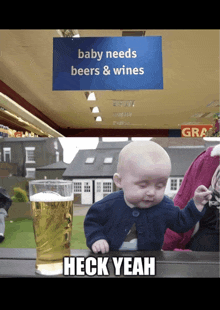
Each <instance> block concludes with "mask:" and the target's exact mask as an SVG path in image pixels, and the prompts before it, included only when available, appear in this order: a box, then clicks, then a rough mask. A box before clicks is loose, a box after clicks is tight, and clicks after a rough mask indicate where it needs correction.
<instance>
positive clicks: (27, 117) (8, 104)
mask: <svg viewBox="0 0 220 310" xmlns="http://www.w3.org/2000/svg"><path fill="white" fill-rule="evenodd" d="M0 104H1V106H2V107H3V108H5V109H7V112H10V113H11V114H12V113H14V114H15V115H16V116H15V117H16V118H17V119H19V121H21V120H22V122H28V123H29V125H30V126H32V127H33V126H35V127H36V128H40V129H42V130H43V131H44V132H45V133H46V134H47V135H48V136H49V135H50V136H53V137H63V135H62V134H60V133H59V132H58V131H56V130H55V129H53V128H52V127H50V126H49V125H48V124H46V123H45V122H43V121H42V120H41V119H39V118H38V117H36V116H35V115H33V114H32V113H30V112H29V111H28V110H26V109H25V108H23V107H22V106H20V105H19V104H18V103H17V102H15V101H14V100H12V99H11V98H9V97H8V96H6V95H5V94H3V93H1V92H0ZM5 112H6V111H5Z"/></svg>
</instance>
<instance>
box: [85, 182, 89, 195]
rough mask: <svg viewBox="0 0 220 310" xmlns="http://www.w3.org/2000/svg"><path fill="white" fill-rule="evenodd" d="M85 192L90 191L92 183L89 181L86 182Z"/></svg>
mask: <svg viewBox="0 0 220 310" xmlns="http://www.w3.org/2000/svg"><path fill="white" fill-rule="evenodd" d="M84 192H85V193H90V185H89V182H84Z"/></svg>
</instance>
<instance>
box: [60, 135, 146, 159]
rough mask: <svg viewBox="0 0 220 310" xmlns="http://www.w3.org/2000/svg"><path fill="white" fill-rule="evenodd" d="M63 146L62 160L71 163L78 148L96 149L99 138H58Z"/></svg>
mask: <svg viewBox="0 0 220 310" xmlns="http://www.w3.org/2000/svg"><path fill="white" fill-rule="evenodd" d="M150 139H151V138H144V137H143V138H132V140H133V141H136V140H150ZM126 140H128V138H103V141H126ZM59 141H60V143H61V145H62V147H63V161H64V162H65V163H67V164H69V163H71V162H72V160H73V158H74V157H75V155H76V153H77V152H78V150H86V149H96V147H97V145H98V142H99V138H59Z"/></svg>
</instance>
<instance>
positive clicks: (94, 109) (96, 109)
mask: <svg viewBox="0 0 220 310" xmlns="http://www.w3.org/2000/svg"><path fill="white" fill-rule="evenodd" d="M90 109H91V111H92V113H99V112H100V111H99V108H98V107H94V108H90Z"/></svg>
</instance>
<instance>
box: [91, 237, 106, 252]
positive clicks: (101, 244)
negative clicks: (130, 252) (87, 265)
mask: <svg viewBox="0 0 220 310" xmlns="http://www.w3.org/2000/svg"><path fill="white" fill-rule="evenodd" d="M92 251H93V252H94V253H98V252H101V253H102V254H105V253H108V252H109V245H108V242H107V241H106V240H105V239H100V240H98V241H96V242H94V243H93V245H92Z"/></svg>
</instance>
